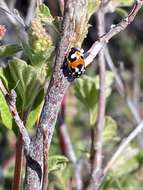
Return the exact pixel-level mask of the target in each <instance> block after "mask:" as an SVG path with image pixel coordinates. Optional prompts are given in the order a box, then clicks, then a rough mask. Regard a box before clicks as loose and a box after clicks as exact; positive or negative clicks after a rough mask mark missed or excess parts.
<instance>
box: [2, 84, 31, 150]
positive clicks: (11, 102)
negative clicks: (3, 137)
mask: <svg viewBox="0 0 143 190" xmlns="http://www.w3.org/2000/svg"><path fill="white" fill-rule="evenodd" d="M0 90H1V91H2V93H3V95H4V97H5V99H6V101H7V104H8V106H9V109H10V112H11V114H12V116H13V119H14V121H15V123H16V124H17V127H18V129H19V132H20V134H21V136H22V140H23V146H24V150H25V153H26V154H28V152H29V145H30V137H29V134H28V132H27V130H26V128H25V126H24V124H23V121H22V120H21V118H20V116H19V114H18V112H17V109H16V93H15V91H14V90H12V91H11V93H8V92H7V90H6V88H5V87H4V85H3V83H2V81H1V80H0Z"/></svg>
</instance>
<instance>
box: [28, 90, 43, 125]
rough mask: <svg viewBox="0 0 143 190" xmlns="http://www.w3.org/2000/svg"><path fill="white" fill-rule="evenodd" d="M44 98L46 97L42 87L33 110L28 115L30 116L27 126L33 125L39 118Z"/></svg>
mask: <svg viewBox="0 0 143 190" xmlns="http://www.w3.org/2000/svg"><path fill="white" fill-rule="evenodd" d="M43 98H44V90H43V89H42V90H41V91H40V93H39V94H38V97H37V98H36V100H35V102H34V105H33V108H32V111H31V112H30V113H29V115H28V118H27V121H26V128H31V127H33V126H34V124H35V123H36V121H37V120H38V119H39V116H40V112H41V109H42V105H43Z"/></svg>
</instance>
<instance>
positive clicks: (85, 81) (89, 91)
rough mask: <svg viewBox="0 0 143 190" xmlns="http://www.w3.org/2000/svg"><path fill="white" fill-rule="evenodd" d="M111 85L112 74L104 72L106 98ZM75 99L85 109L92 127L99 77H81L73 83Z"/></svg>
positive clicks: (95, 110) (94, 117) (95, 111)
mask: <svg viewBox="0 0 143 190" xmlns="http://www.w3.org/2000/svg"><path fill="white" fill-rule="evenodd" d="M112 83H113V73H112V72H109V71H108V72H106V86H107V88H106V97H108V96H109V95H110V93H111V90H112V89H111V85H112ZM75 95H76V97H77V98H78V99H79V100H80V101H81V102H82V103H83V104H84V105H85V106H86V107H87V109H88V111H89V116H90V125H94V124H95V121H96V116H97V109H98V97H99V76H94V77H89V76H83V78H80V79H78V80H77V81H76V83H75Z"/></svg>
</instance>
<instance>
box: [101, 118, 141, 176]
mask: <svg viewBox="0 0 143 190" xmlns="http://www.w3.org/2000/svg"><path fill="white" fill-rule="evenodd" d="M142 130H143V121H142V122H141V123H140V124H139V125H138V126H137V127H136V128H135V129H134V130H133V131H132V132H131V133H130V134H129V136H128V137H127V138H126V139H124V140H123V142H122V143H121V145H120V146H119V148H118V149H117V151H116V152H115V153H114V155H113V157H112V158H111V160H110V161H109V162H108V164H107V166H106V167H105V168H104V172H103V174H104V176H105V175H106V174H107V172H108V171H109V170H110V169H112V166H113V164H114V162H115V161H116V160H117V158H118V157H119V156H120V155H121V154H122V153H123V151H124V150H125V148H126V147H127V146H128V145H129V144H130V143H131V141H132V140H134V139H135V137H136V136H137V135H138V134H140V133H141V131H142Z"/></svg>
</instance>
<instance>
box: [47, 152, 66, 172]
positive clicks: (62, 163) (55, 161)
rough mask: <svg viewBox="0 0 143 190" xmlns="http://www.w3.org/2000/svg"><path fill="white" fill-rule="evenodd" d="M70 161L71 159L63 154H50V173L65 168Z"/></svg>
mask: <svg viewBox="0 0 143 190" xmlns="http://www.w3.org/2000/svg"><path fill="white" fill-rule="evenodd" d="M68 161H69V160H68V159H67V157H65V156H61V155H54V156H49V159H48V166H49V168H48V171H49V173H50V172H53V171H57V170H62V169H64V168H65V167H66V166H67V164H68Z"/></svg>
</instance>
